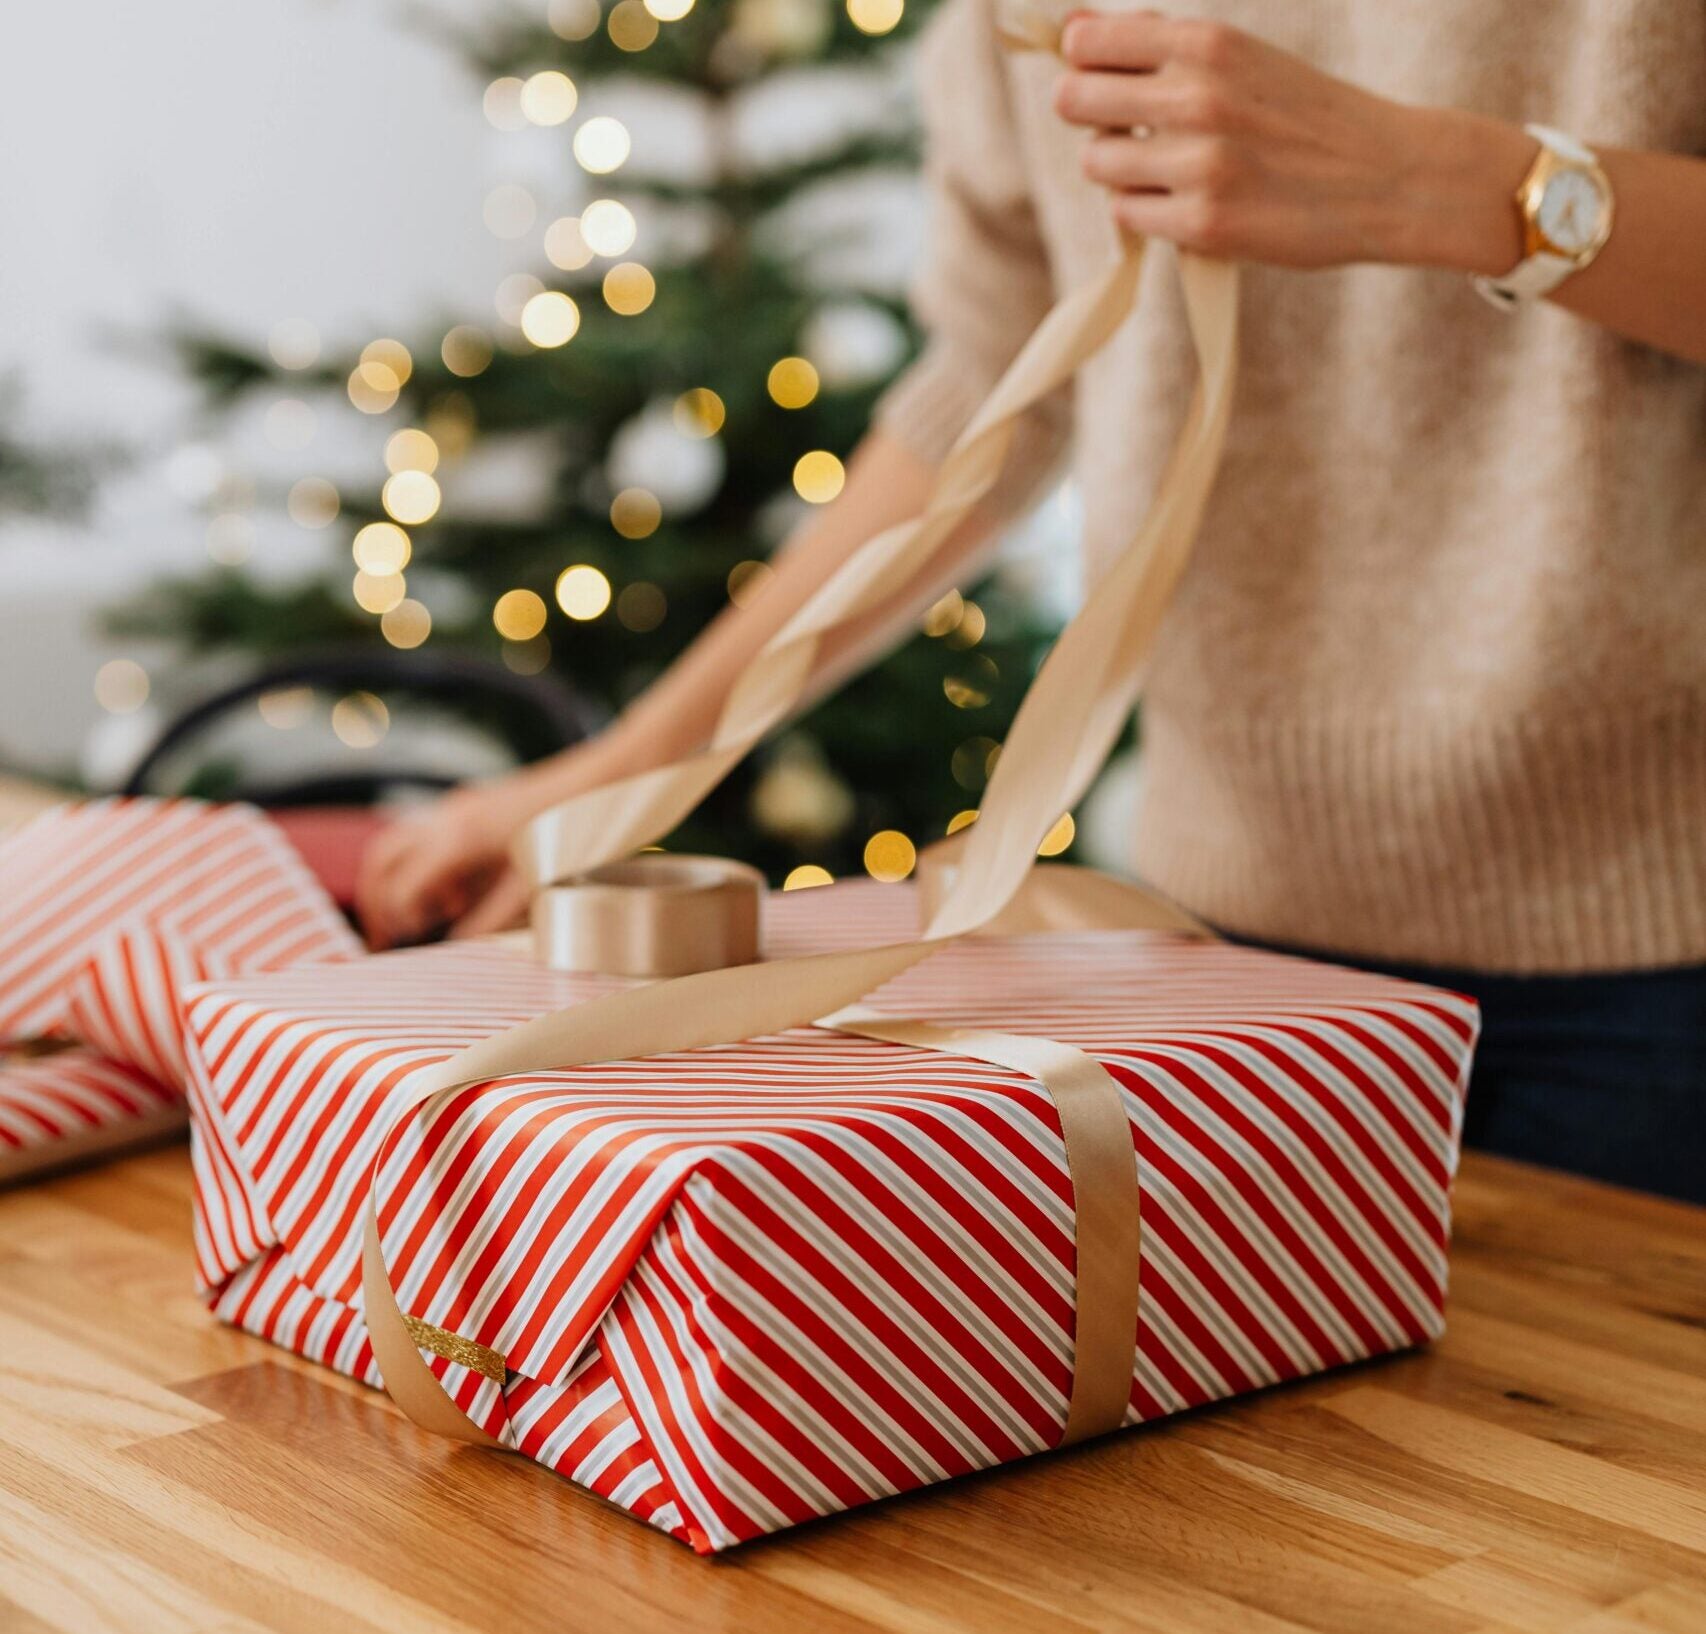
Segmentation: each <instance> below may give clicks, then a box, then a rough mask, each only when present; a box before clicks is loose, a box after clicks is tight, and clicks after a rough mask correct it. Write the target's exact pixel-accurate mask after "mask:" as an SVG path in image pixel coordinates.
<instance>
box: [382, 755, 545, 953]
mask: <svg viewBox="0 0 1706 1634" xmlns="http://www.w3.org/2000/svg"><path fill="white" fill-rule="evenodd" d="M515 805H516V802H515V799H514V797H513V794H512V793H511V792H510V791H509V790H507V789H506V787H505V785H503V784H502V783H495V784H486V785H484V786H475V787H469V788H464V789H457V790H456V791H454V792H453V793H451V794H447V795H445V796H444V797H443V798H442V799H441V800H437V801H435V802H434V803H433V804H432V805H430V806H428V807H426V808H425V809H424V810H422V811H420V812H416V813H412V814H410V815H409V816H407V817H402V818H399V819H398V820H397V821H396V822H395V823H393V824H392V825H391V826H390V827H389V828H386V829H382V830H381V831H380V832H379V834H378V835H376V836H375V837H374V839H373V841H372V843H371V844H370V845H369V846H368V848H367V851H366V853H365V854H364V855H363V857H362V859H361V872H360V876H359V878H358V879H357V882H356V893H355V899H356V911H357V913H358V914H359V915H360V917H361V924H362V929H363V930H364V931H365V932H366V933H367V939H368V941H369V942H370V943H371V944H372V945H373V946H374V947H375V948H387V947H395V946H397V945H398V944H399V943H402V942H416V941H419V940H420V939H421V938H422V937H424V936H427V935H430V934H431V933H432V932H433V931H436V930H438V929H440V928H442V927H444V926H449V927H450V928H451V934H452V935H454V936H479V935H483V934H484V933H486V932H488V931H496V930H504V929H507V928H508V927H509V926H510V925H513V924H515V923H516V922H517V921H518V920H519V919H520V918H521V916H522V913H523V911H524V910H525V908H526V906H527V889H526V886H525V884H524V883H523V881H522V878H521V876H520V874H519V873H518V872H517V871H516V869H515V866H514V864H513V863H512V862H511V861H510V856H509V842H510V837H511V836H512V835H513V834H514V832H515V830H516V828H517V827H518V826H519V824H520V821H521V820H522V815H525V814H519V815H518V813H517V811H516V809H515Z"/></svg>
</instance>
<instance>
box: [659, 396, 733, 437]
mask: <svg viewBox="0 0 1706 1634" xmlns="http://www.w3.org/2000/svg"><path fill="white" fill-rule="evenodd" d="M728 414H729V411H728V409H727V407H725V405H724V403H723V400H722V398H720V397H719V396H718V395H717V394H716V393H715V392H714V391H712V390H711V388H710V387H709V386H695V387H694V388H693V389H692V390H691V391H684V392H683V393H682V394H681V395H680V396H679V397H678V398H676V400H675V407H674V409H673V410H671V418H672V419H673V420H674V422H675V429H676V430H677V431H679V432H680V433H681V434H682V436H684V437H714V436H716V434H717V433H718V432H719V431H721V430H722V429H723V422H724V421H725V420H727V419H728Z"/></svg>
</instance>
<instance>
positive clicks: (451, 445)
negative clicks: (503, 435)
mask: <svg viewBox="0 0 1706 1634" xmlns="http://www.w3.org/2000/svg"><path fill="white" fill-rule="evenodd" d="M426 434H427V435H428V436H429V437H431V438H432V440H433V441H434V442H435V443H437V444H438V449H439V452H440V453H441V454H442V455H443V456H444V458H445V459H447V460H459V459H461V458H462V456H463V455H464V454H466V453H467V452H468V445H469V444H470V443H471V442H473V440H474V405H473V404H472V403H471V402H469V400H468V397H467V394H466V393H464V392H459V391H447V392H441V393H440V394H439V395H438V396H437V397H435V398H434V399H433V404H432V407H431V408H430V409H428V410H427V413H426Z"/></svg>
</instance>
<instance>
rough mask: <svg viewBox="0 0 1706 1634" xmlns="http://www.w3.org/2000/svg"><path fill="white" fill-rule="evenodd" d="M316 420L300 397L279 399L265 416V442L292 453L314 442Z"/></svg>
mask: <svg viewBox="0 0 1706 1634" xmlns="http://www.w3.org/2000/svg"><path fill="white" fill-rule="evenodd" d="M317 424H318V418H317V416H316V415H315V413H314V411H313V409H311V408H310V407H309V406H308V405H307V404H306V403H304V402H303V401H302V399H301V398H300V397H281V398H279V400H278V401H277V402H276V403H274V404H273V405H272V406H271V407H270V408H269V409H268V410H267V414H266V428H267V441H268V442H270V443H271V444H272V445H273V447H274V448H282V449H284V450H286V451H287V452H290V453H294V452H295V451H296V450H297V449H299V448H306V447H307V446H308V445H309V443H311V442H313V440H314V431H315V427H316V425H317Z"/></svg>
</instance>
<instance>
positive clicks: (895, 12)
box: [847, 0, 906, 34]
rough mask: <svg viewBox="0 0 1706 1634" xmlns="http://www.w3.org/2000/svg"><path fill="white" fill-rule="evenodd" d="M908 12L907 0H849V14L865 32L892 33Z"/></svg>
mask: <svg viewBox="0 0 1706 1634" xmlns="http://www.w3.org/2000/svg"><path fill="white" fill-rule="evenodd" d="M905 14H906V0H847V15H848V16H849V17H851V18H852V19H853V26H854V27H855V28H857V29H859V30H860V31H861V32H862V33H865V34H892V33H893V32H894V30H895V29H897V28H898V27H899V26H900V20H901V18H902V17H903V16H904V15H905Z"/></svg>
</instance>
